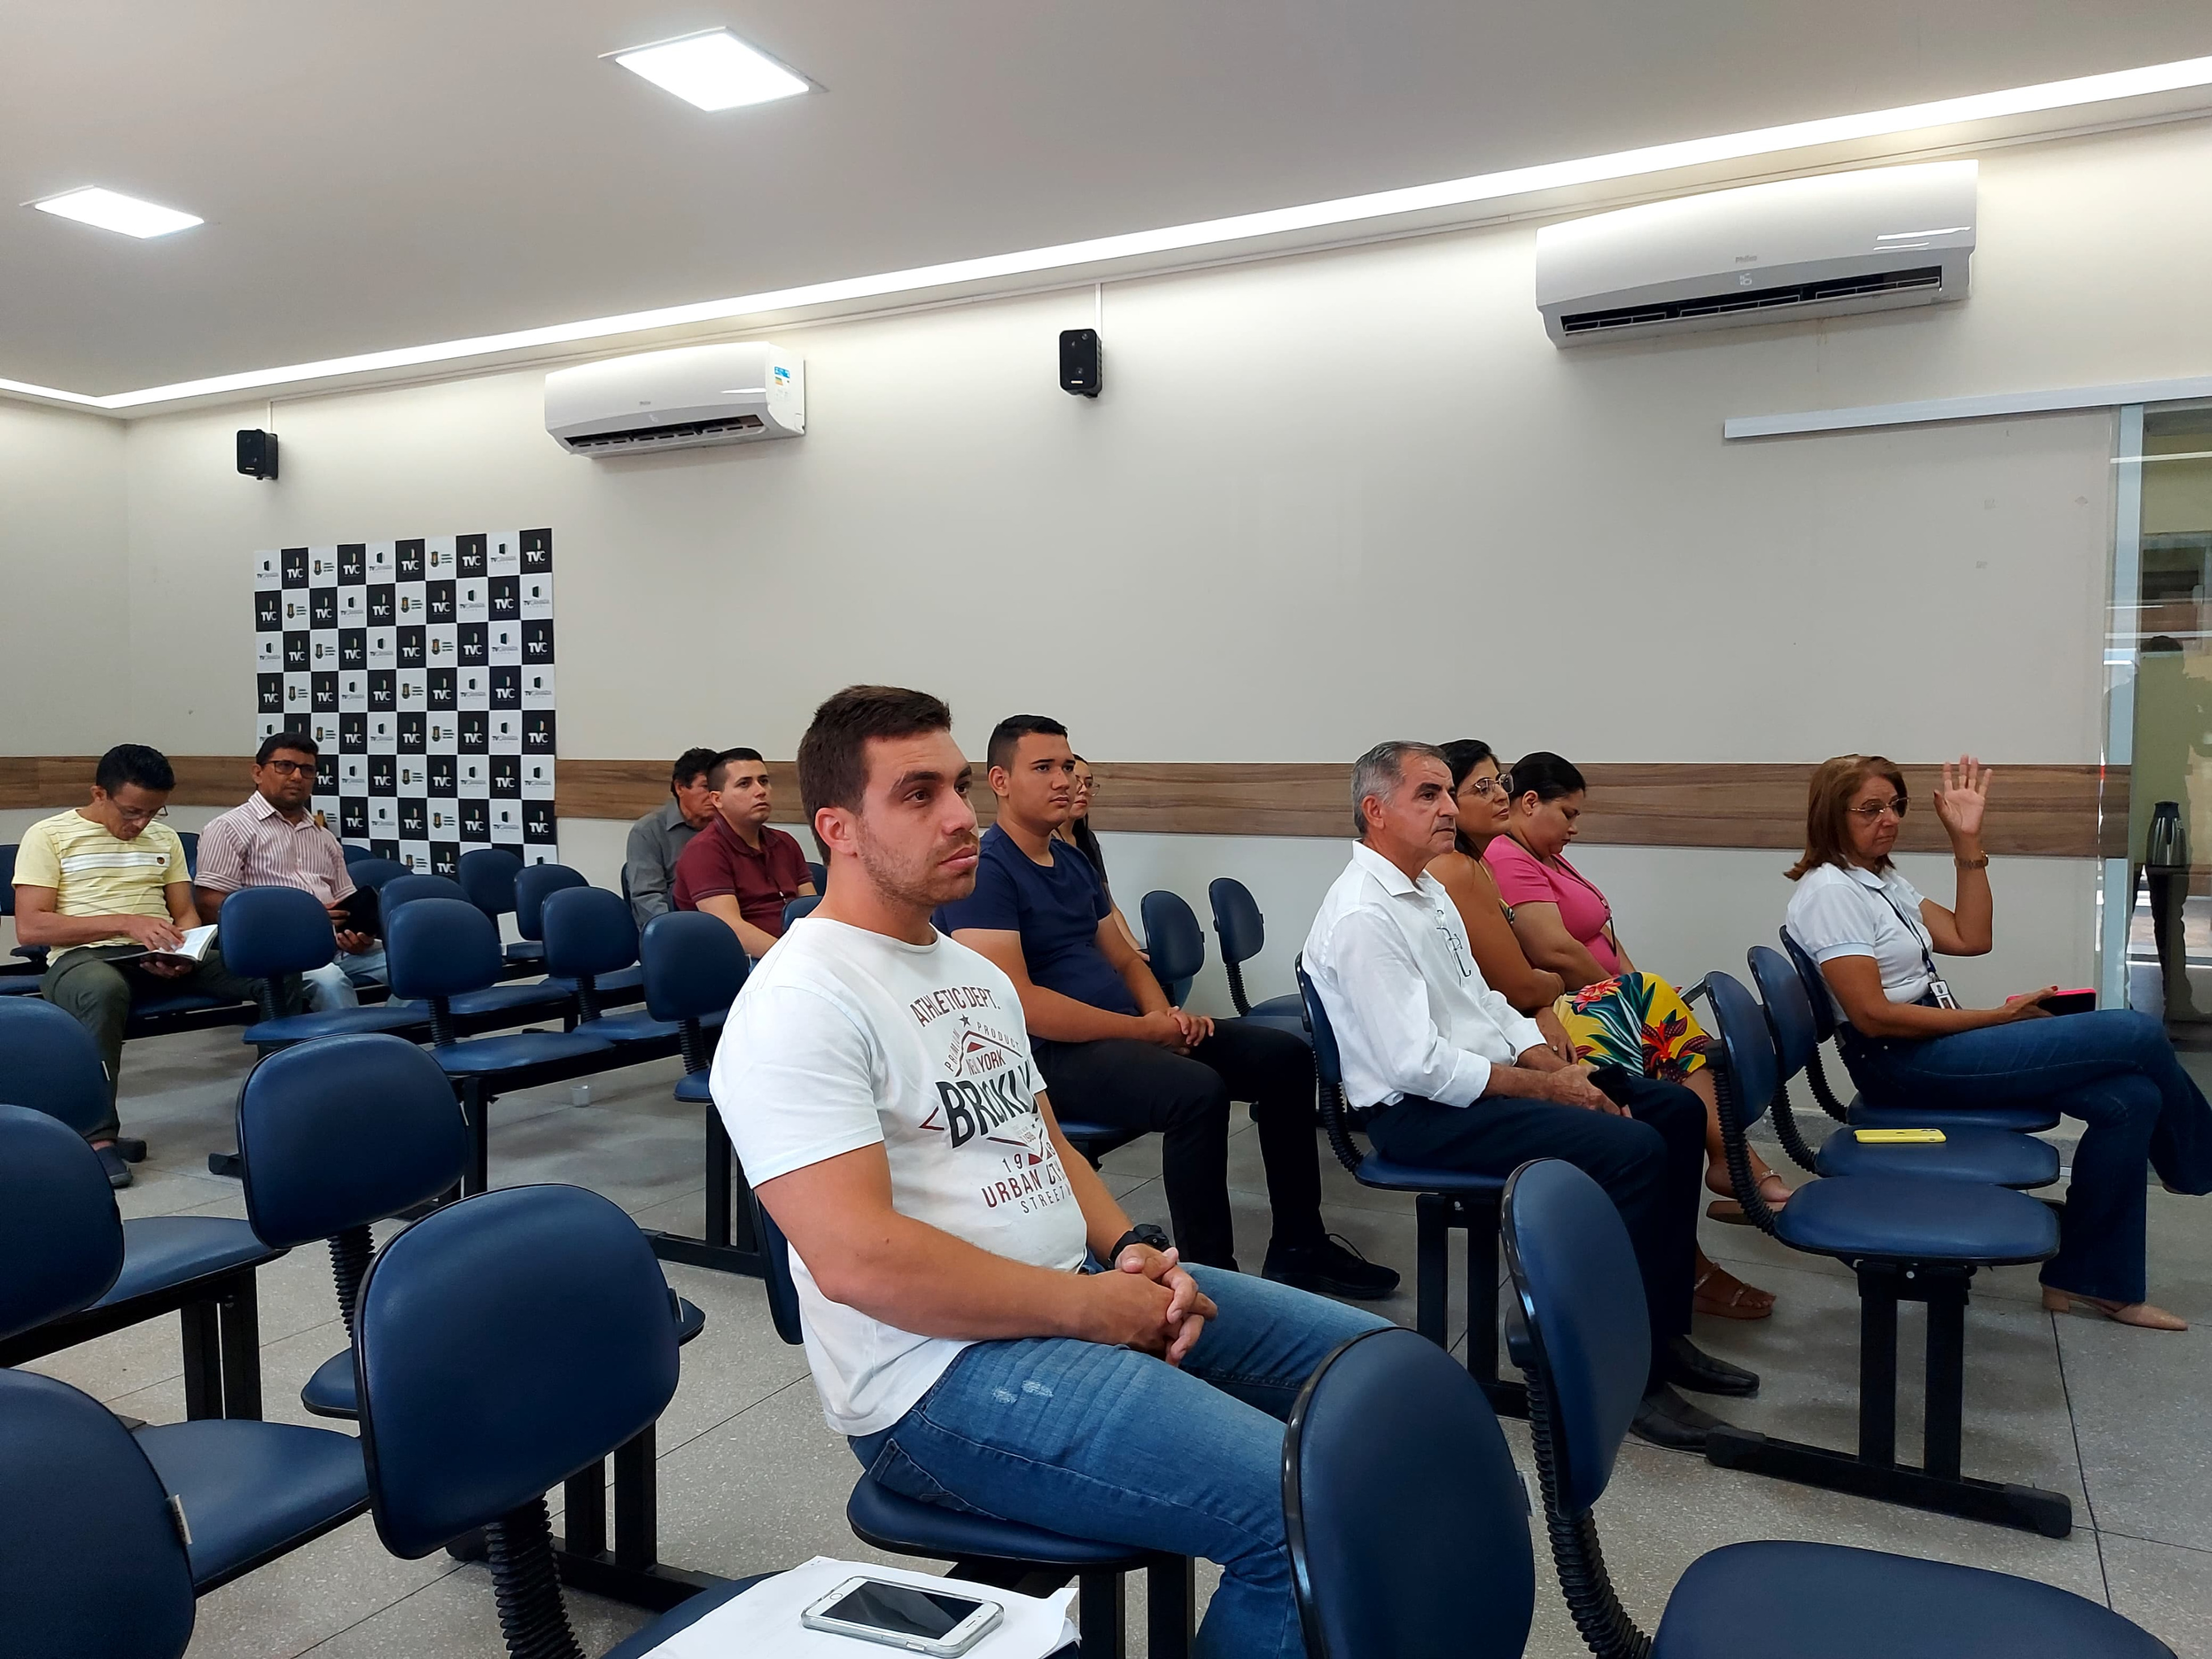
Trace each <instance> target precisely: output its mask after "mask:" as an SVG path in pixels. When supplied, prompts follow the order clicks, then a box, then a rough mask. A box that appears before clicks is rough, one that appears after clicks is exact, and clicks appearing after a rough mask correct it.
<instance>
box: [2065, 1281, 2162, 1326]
mask: <svg viewBox="0 0 2212 1659" xmlns="http://www.w3.org/2000/svg"><path fill="white" fill-rule="evenodd" d="M2077 1302H2078V1303H2080V1304H2081V1305H2082V1306H2083V1307H2085V1308H2087V1309H2088V1310H2089V1311H2090V1312H2092V1313H2096V1314H2102V1315H2103V1316H2105V1317H2106V1318H2107V1319H2109V1320H2111V1321H2112V1322H2113V1323H2114V1324H2115V1325H2133V1326H2135V1327H2136V1328H2138V1329H2140V1330H2146V1331H2185V1330H2187V1329H2188V1328H2189V1322H2188V1321H2187V1320H2185V1319H2183V1318H2181V1317H2180V1316H2179V1315H2175V1314H2170V1313H2168V1312H2166V1310H2165V1309H2163V1308H2160V1307H2158V1306H2156V1305H2154V1304H2151V1303H2148V1302H2107V1301H2106V1300H2105V1299H2104V1298H2103V1297H2096V1296H2083V1295H2081V1293H2080V1292H2078V1291H2062V1290H2060V1289H2058V1288H2057V1286H2056V1285H2045V1286H2044V1287H2043V1310H2044V1312H2045V1313H2070V1312H2071V1311H2073V1307H2074V1304H2075V1303H2077Z"/></svg>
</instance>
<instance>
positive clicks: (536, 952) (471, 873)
mask: <svg viewBox="0 0 2212 1659" xmlns="http://www.w3.org/2000/svg"><path fill="white" fill-rule="evenodd" d="M453 868H454V875H455V876H456V878H458V879H459V883H460V888H461V896H462V897H464V898H465V899H467V900H468V902H470V903H471V904H473V905H475V906H476V907H477V909H479V910H481V911H483V913H484V914H485V915H488V916H489V917H490V918H491V919H492V925H493V926H494V927H496V926H498V924H499V919H500V918H501V916H504V915H510V914H512V913H513V911H514V908H515V882H516V880H517V879H518V878H520V876H521V874H522V869H523V865H522V858H521V855H520V854H516V853H510V852H508V851H507V848H504V847H479V848H475V849H474V850H472V851H471V852H466V853H464V854H461V857H460V862H459V864H457V865H455V866H454V867H453ZM517 931H518V932H520V927H518V928H517ZM544 954H545V949H544V945H542V944H540V943H539V942H538V940H536V939H531V938H530V937H528V936H527V935H525V936H524V937H523V938H522V939H520V940H518V941H516V942H515V943H513V944H510V945H507V960H508V961H509V962H525V963H535V962H537V961H538V959H539V958H540V957H543V956H544Z"/></svg>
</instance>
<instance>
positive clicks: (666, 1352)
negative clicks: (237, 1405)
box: [354, 916, 677, 1560]
mask: <svg viewBox="0 0 2212 1659" xmlns="http://www.w3.org/2000/svg"><path fill="white" fill-rule="evenodd" d="M478 919H479V920H483V918H482V917H481V916H479V918H478ZM676 1374H677V1357H676V1315H675V1307H674V1304H673V1298H672V1297H671V1296H670V1294H669V1290H668V1282H667V1280H666V1279H664V1278H663V1277H662V1276H661V1272H660V1264H659V1262H658V1261H655V1260H654V1259H653V1249H652V1247H651V1246H650V1245H648V1244H647V1243H646V1241H645V1236H644V1235H643V1234H642V1233H641V1232H639V1231H638V1230H637V1224H636V1223H635V1222H633V1221H632V1220H631V1219H630V1218H629V1217H628V1216H627V1215H625V1214H623V1212H622V1211H621V1209H620V1208H619V1207H617V1206H616V1205H614V1204H612V1203H611V1202H610V1201H609V1200H606V1199H604V1198H602V1197H600V1196H599V1194H597V1193H589V1192H586V1191H584V1190H583V1189H582V1188H580V1187H510V1188H503V1189H502V1190H501V1191H498V1192H490V1193H482V1194H477V1196H476V1197H474V1198H466V1199H463V1200H460V1202H459V1203H457V1204H449V1205H447V1206H445V1207H444V1208H442V1209H440V1210H435V1211H434V1212H431V1213H430V1214H429V1215H428V1216H425V1217H424V1218H422V1220H420V1221H418V1222H416V1224H415V1225H413V1226H411V1227H410V1228H409V1229H408V1230H407V1231H405V1232H404V1233H401V1234H400V1235H399V1236H398V1237H397V1238H395V1239H393V1240H392V1242H391V1243H388V1244H386V1246H385V1247H384V1249H382V1250H380V1252H378V1254H377V1257H376V1260H375V1262H374V1264H373V1265H372V1266H371V1267H370V1268H369V1270H368V1278H367V1279H365V1280H364V1281H363V1282H362V1290H361V1306H360V1310H359V1311H358V1313H357V1315H356V1337H355V1342H354V1378H355V1386H356V1395H357V1397H358V1399H359V1400H360V1402H361V1441H362V1455H363V1457H364V1458H365V1460H366V1462H367V1463H368V1493H369V1502H370V1504H371V1506H372V1508H373V1509H374V1512H375V1516H376V1530H377V1535H378V1536H379V1537H380V1538H381V1539H382V1540H383V1541H384V1544H385V1547H386V1548H387V1549H389V1550H390V1551H391V1552H392V1553H393V1554H395V1555H398V1556H401V1557H404V1558H405V1559H409V1560H414V1559H417V1558H419V1557H422V1556H424V1555H428V1553H430V1552H431V1551H433V1550H435V1549H437V1548H439V1547H441V1545H443V1544H445V1543H447V1541H449V1540H451V1539H453V1538H455V1537H458V1536H459V1534H462V1533H464V1532H466V1531H468V1530H469V1529H470V1528H473V1527H479V1526H483V1525H484V1524H485V1523H487V1522H492V1521H495V1520H497V1519H499V1518H500V1517H501V1516H504V1515H506V1514H507V1512H508V1511H510V1510H515V1509H517V1508H520V1506H521V1505H523V1504H528V1503H530V1502H532V1500H534V1499H536V1498H539V1497H541V1496H542V1495H543V1494H544V1493H545V1492H547V1491H548V1490H550V1488H552V1487H554V1486H558V1485H559V1484H560V1483H561V1482H562V1481H563V1480H567V1479H568V1477H569V1476H570V1475H572V1474H575V1473H576V1472H577V1471H578V1470H579V1469H582V1468H588V1467H589V1466H591V1465H592V1464H593V1463H596V1462H599V1461H600V1460H601V1459H603V1458H605V1456H607V1455H609V1454H610V1453H611V1452H612V1451H613V1450H614V1449H616V1448H617V1447H618V1446H620V1445H622V1444H623V1443H624V1442H626V1441H629V1440H630V1439H632V1438H634V1437H635V1436H636V1435H637V1433H638V1432H639V1431H641V1430H642V1429H644V1428H645V1427H646V1426H647V1425H649V1424H651V1423H652V1422H653V1420H654V1419H656V1418H658V1417H659V1415H660V1413H662V1411H663V1410H665V1408H666V1407H667V1405H668V1402H669V1401H670V1400H671V1398H673V1397H674V1395H675V1393H676Z"/></svg>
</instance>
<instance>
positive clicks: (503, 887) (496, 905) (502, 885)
mask: <svg viewBox="0 0 2212 1659" xmlns="http://www.w3.org/2000/svg"><path fill="white" fill-rule="evenodd" d="M454 873H455V874H456V875H457V876H459V878H460V884H461V894H462V896H463V897H465V898H466V899H467V900H468V902H470V903H471V904H473V905H475V906H476V907H477V909H479V910H481V911H483V913H484V914H485V915H488V916H490V917H492V918H493V919H494V920H497V919H498V918H499V917H501V916H503V915H506V914H507V912H508V911H509V910H512V909H513V908H514V883H515V878H517V877H519V876H520V875H521V873H522V860H521V857H520V854H514V853H510V852H508V851H507V848H504V847H479V848H477V849H476V850H475V851H474V852H471V853H464V854H461V861H460V862H459V864H458V865H456V866H454Z"/></svg>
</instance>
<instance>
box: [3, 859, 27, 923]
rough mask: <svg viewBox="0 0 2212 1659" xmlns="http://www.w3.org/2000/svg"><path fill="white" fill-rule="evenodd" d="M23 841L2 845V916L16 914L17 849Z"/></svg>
mask: <svg viewBox="0 0 2212 1659" xmlns="http://www.w3.org/2000/svg"><path fill="white" fill-rule="evenodd" d="M21 845H22V843H21V842H14V841H11V842H9V843H8V844H7V845H6V846H4V847H0V916H12V915H15V849H16V848H18V847H20V846H21Z"/></svg>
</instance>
